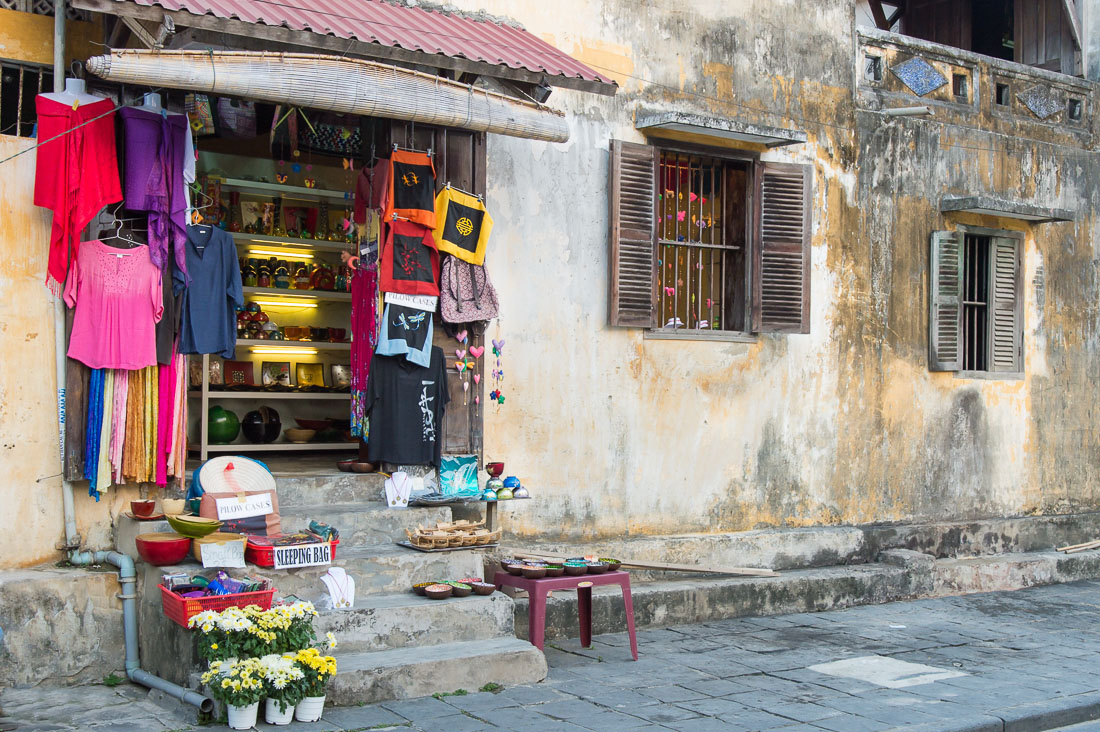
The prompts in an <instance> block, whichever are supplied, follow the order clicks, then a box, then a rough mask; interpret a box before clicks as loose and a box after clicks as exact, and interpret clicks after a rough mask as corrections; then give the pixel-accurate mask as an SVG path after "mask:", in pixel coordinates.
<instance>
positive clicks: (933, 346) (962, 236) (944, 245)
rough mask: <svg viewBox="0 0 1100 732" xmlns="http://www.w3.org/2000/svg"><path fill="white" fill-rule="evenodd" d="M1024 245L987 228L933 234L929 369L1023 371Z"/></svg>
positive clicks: (930, 282) (930, 283)
mask: <svg viewBox="0 0 1100 732" xmlns="http://www.w3.org/2000/svg"><path fill="white" fill-rule="evenodd" d="M1021 249H1022V241H1021V240H1020V239H1018V238H1016V237H1012V236H998V235H996V234H995V233H993V234H990V233H987V232H985V231H983V232H982V234H980V235H971V234H968V233H966V232H963V231H935V232H933V233H932V246H931V271H930V278H929V287H930V295H929V314H928V343H929V356H928V367H929V370H931V371H975V370H976V371H988V372H992V373H1019V372H1021V371H1023V307H1022V306H1023V297H1022V292H1023V288H1022V282H1021V265H1020V261H1021V260H1020V258H1021Z"/></svg>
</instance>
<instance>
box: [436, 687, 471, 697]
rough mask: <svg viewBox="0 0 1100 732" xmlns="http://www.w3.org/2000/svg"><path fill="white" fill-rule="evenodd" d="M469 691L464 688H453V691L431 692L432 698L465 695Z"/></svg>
mask: <svg viewBox="0 0 1100 732" xmlns="http://www.w3.org/2000/svg"><path fill="white" fill-rule="evenodd" d="M469 693H470V692H468V691H466V690H465V689H455V690H454V691H437V692H435V693H434V694H432V697H433V698H434V699H442V698H443V697H445V696H466V695H467V694H469Z"/></svg>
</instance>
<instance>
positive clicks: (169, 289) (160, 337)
mask: <svg viewBox="0 0 1100 732" xmlns="http://www.w3.org/2000/svg"><path fill="white" fill-rule="evenodd" d="M173 269H175V268H174V267H172V266H168V267H165V268H164V269H163V270H161V303H162V304H163V306H164V309H163V313H162V314H161V317H160V320H158V321H157V328H156V334H157V363H159V364H160V365H162V366H165V365H167V364H169V363H170V362H171V360H172V356H173V355H174V348H175V343H176V335H177V334H178V333H179V329H180V294H179V293H177V292H176V291H175V282H174V279H173V275H172V271H173Z"/></svg>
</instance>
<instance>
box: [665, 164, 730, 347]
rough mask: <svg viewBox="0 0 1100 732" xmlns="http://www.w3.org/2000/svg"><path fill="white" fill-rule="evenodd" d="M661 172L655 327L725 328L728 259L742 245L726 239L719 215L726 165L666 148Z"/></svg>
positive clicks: (723, 192)
mask: <svg viewBox="0 0 1100 732" xmlns="http://www.w3.org/2000/svg"><path fill="white" fill-rule="evenodd" d="M659 176H660V181H659V186H658V189H659V190H658V194H659V196H660V197H659V198H658V200H657V201H656V202H655V204H656V209H657V237H658V247H657V252H658V277H657V279H658V291H657V307H658V326H659V327H660V326H663V327H667V328H670V329H681V328H682V329H689V330H699V329H710V330H724V329H725V327H726V323H725V313H724V311H725V308H724V307H723V303H722V301H723V292H724V291H725V289H726V272H727V270H728V269H729V268H728V265H727V261H726V260H727V257H729V256H731V255H732V252H733V251H735V250H737V249H739V248H740V247H739V246H737V245H734V244H730V243H728V240H731V239H732V237H727V235H726V232H725V226H724V225H723V224H724V222H723V220H722V212H724V210H725V164H724V163H723V162H721V161H719V160H713V159H708V158H704V157H701V156H695V155H687V154H681V153H671V152H668V153H663V154H662V156H661V161H660V166H659ZM693 199H694V200H693ZM677 321H679V322H677Z"/></svg>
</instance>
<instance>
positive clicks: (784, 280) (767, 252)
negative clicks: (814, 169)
mask: <svg viewBox="0 0 1100 732" xmlns="http://www.w3.org/2000/svg"><path fill="white" fill-rule="evenodd" d="M758 176H759V177H758V180H759V185H758V190H759V201H760V229H759V231H760V235H759V242H758V244H757V246H756V247H755V251H754V254H755V257H754V259H755V262H754V264H755V270H756V276H755V277H754V278H753V330H754V331H757V332H764V333H809V332H810V236H811V223H812V215H811V205H812V199H813V196H812V186H813V182H812V181H813V179H812V177H811V169H810V167H809V166H808V165H792V164H789V163H761V164H760V165H759V167H758Z"/></svg>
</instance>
